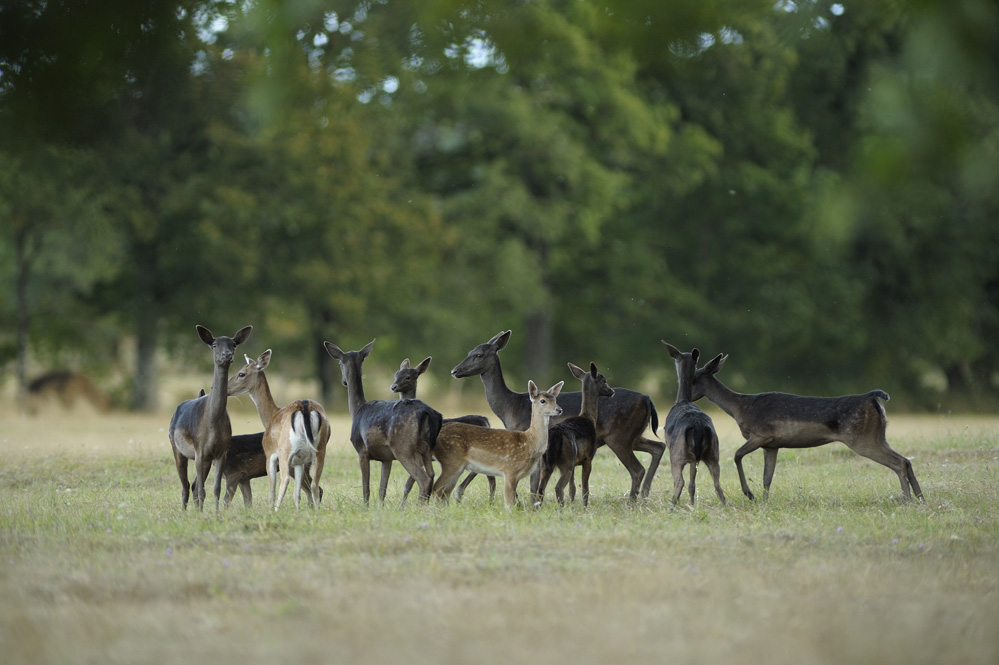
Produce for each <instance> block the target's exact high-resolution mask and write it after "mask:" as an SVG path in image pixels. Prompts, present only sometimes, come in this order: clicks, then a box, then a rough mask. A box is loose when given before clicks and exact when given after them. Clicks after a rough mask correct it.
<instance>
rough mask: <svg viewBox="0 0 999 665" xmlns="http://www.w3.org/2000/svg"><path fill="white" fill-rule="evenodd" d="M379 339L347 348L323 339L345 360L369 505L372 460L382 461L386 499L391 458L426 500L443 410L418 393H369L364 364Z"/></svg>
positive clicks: (353, 438) (343, 370) (345, 382)
mask: <svg viewBox="0 0 999 665" xmlns="http://www.w3.org/2000/svg"><path fill="white" fill-rule="evenodd" d="M374 344H375V340H371V341H370V342H369V343H368V344H367V345H365V346H364V348H362V349H361V350H360V351H342V350H341V349H340V347H338V346H337V345H336V344H333V343H332V342H323V345H324V346H325V347H326V352H327V353H329V354H330V356H332V357H333V358H335V359H336V360H337V361H339V363H340V375H341V377H342V379H343V385H345V386H347V400H348V402H349V408H350V417H351V420H352V421H353V422H352V424H351V428H350V442H351V443H352V444H354V449H355V450H357V457H358V461H359V463H360V466H361V493H362V496H363V497H364V504H365V505H368V500H369V497H370V495H371V489H370V475H371V460H375V461H377V462H381V463H382V475H381V482H380V483H379V486H378V499H379V500H380V501H383V502H384V501H385V492H386V490H387V489H388V480H389V474H390V473H391V471H392V461H393V460H399V463H401V464H402V466H403V468H404V469H406V471H408V472H409V475H411V476H413V477H414V478H416V482H417V483H418V484H419V486H420V500H421V501H426V500H427V499H428V498H429V496H430V490H431V488H432V486H433V481H434V467H433V463H432V461H431V460H432V455H433V451H434V447H435V446H436V444H437V436H438V434H439V433H440V431H441V425H442V424H443V422H442V421H443V416H441V414H440V413H438V412H437V411H434V410H433V409H431V408H430V407H429V406H427V405H426V404H424V403H423V402H421V401H420V400H417V399H399V400H392V401H385V400H372V401H370V402H369V401H368V400H367V399H365V397H364V386H363V385H362V383H361V364H362V363H363V362H364V359H365V358H367V357H368V354H370V353H371V347H372V346H374Z"/></svg>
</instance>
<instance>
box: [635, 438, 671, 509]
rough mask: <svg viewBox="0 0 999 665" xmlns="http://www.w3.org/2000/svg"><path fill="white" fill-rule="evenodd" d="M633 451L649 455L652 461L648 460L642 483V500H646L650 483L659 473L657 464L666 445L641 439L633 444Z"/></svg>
mask: <svg viewBox="0 0 999 665" xmlns="http://www.w3.org/2000/svg"><path fill="white" fill-rule="evenodd" d="M634 449H635V450H637V451H639V452H642V453H649V454H650V455H651V456H652V459H651V460H649V470H648V471H647V472H645V480H644V481H643V482H642V498H643V499H647V498H649V492H650V491H652V481H653V480H655V477H656V473H658V471H659V463H660V462H661V461H662V459H663V454H664V453H665V452H666V444H665V443H662V442H661V441H652V440H651V439H646V438H644V437H641V438H639V439H638V440H637V441H636V442H635V445H634Z"/></svg>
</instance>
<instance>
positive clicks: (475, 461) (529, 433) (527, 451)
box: [434, 381, 562, 509]
mask: <svg viewBox="0 0 999 665" xmlns="http://www.w3.org/2000/svg"><path fill="white" fill-rule="evenodd" d="M561 389H562V382H561V381H559V382H558V383H556V384H555V385H554V386H552V387H551V388H550V389H549V390H547V391H541V390H538V387H537V386H536V385H535V384H534V382H533V381H528V382H527V394H528V398H529V399H530V400H531V421H530V423H529V425H528V427H527V429H526V431H522V432H520V431H510V430H502V429H487V428H485V427H476V426H474V425H466V424H464V423H448V424H447V425H445V426H444V427H442V428H441V433H440V436H439V437H437V448H436V450H435V455H436V456H437V460H438V461H439V462H440V463H441V474H440V477H439V478H438V479H437V482H436V483H434V496H436V497H437V498H438V499H445V498H446V497H447V495H449V494H450V493H451V492H452V491H453V490H454V486H455V484H456V483H457V481H458V476H460V475H461V472H462V471H465V470H466V469H467V470H469V471H474V472H476V473H484V474H486V475H490V476H503V478H504V480H505V487H504V493H503V494H504V498H505V499H506V507H507V509H511V508H513V506H514V504H515V503H516V502H517V484H518V483H519V482H520V481H521V479H523V478H524V477H525V476H527V475H529V474H530V473H531V472H532V471H533V470H534V469H535V468H536V467H537V466H538V462H539V461H540V460H541V456H542V455H544V452H545V449H546V448H547V447H548V423H549V420H550V419H551V418H552V417H554V416H558V415H560V414H561V413H562V408H561V407H560V406H559V405H558V403H557V402H556V398H557V397H558V394H559V391H560V390H561Z"/></svg>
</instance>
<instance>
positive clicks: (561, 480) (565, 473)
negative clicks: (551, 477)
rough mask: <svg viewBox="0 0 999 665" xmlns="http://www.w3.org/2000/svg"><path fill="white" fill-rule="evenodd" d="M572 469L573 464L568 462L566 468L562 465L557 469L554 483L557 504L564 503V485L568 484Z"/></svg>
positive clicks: (562, 504)
mask: <svg viewBox="0 0 999 665" xmlns="http://www.w3.org/2000/svg"><path fill="white" fill-rule="evenodd" d="M574 469H575V466H574V465H572V464H570V465H569V468H568V469H567V468H565V467H564V466H563V467H560V468H559V470H558V473H559V476H558V482H557V483H555V498H557V499H558V505H560V506H564V505H565V486H566V485H568V484H569V481H570V480H572V472H573V470H574Z"/></svg>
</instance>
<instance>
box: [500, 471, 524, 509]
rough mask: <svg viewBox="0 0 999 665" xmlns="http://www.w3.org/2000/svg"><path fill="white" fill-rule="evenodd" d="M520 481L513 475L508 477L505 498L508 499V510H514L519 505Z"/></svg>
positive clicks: (504, 491)
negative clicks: (518, 485)
mask: <svg viewBox="0 0 999 665" xmlns="http://www.w3.org/2000/svg"><path fill="white" fill-rule="evenodd" d="M518 480H520V479H519V478H516V477H515V476H513V475H510V476H507V477H506V483H505V487H504V488H503V497H504V498H505V499H506V509H507V510H512V509H513V507H514V505H516V503H517V481H518Z"/></svg>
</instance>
